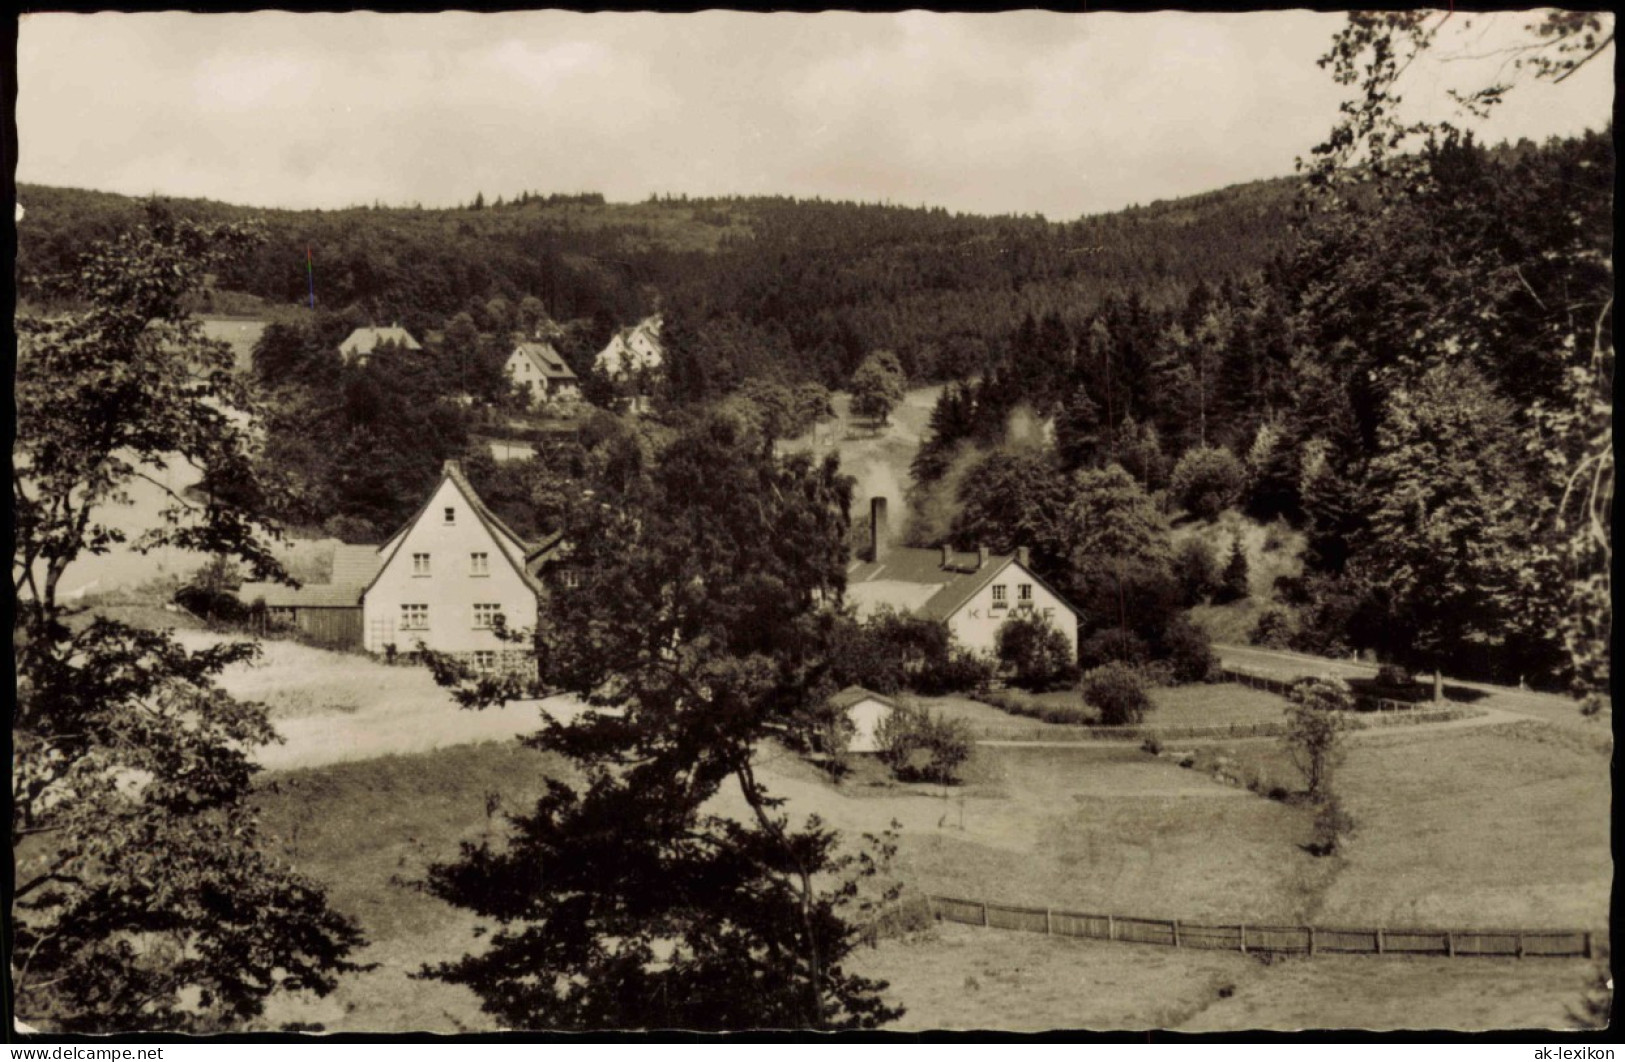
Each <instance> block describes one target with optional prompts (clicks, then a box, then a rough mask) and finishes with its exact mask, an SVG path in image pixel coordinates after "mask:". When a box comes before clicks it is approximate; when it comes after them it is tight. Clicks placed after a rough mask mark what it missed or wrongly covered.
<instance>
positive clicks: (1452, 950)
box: [1444, 929, 1456, 959]
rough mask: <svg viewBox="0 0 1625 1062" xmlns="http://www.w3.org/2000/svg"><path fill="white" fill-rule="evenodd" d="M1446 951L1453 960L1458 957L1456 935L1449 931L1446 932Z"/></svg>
mask: <svg viewBox="0 0 1625 1062" xmlns="http://www.w3.org/2000/svg"><path fill="white" fill-rule="evenodd" d="M1444 950H1445V954H1447V955H1449V956H1450V957H1451V958H1452V959H1454V958H1455V957H1456V934H1454V933H1452V932H1451V931H1450V930H1448V929H1447V930H1445V931H1444Z"/></svg>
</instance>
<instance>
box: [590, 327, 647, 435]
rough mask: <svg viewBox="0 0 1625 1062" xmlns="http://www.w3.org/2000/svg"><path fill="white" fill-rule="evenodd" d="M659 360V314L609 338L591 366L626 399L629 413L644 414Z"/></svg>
mask: <svg viewBox="0 0 1625 1062" xmlns="http://www.w3.org/2000/svg"><path fill="white" fill-rule="evenodd" d="M661 359H662V353H661V347H660V315H659V314H655V315H653V316H651V317H645V318H644V319H643V320H642V321H639V322H638V323H637V324H636V325H634V326H633V327H631V328H623V329H621V330H620V331H619V332H617V333H615V335H614V336H612V337H610V341H609V342H608V343H607V344H605V345H604V349H603V350H600V351H599V352H598V356H597V357H596V358H595V359H593V367H594V368H595V369H597V370H598V371H599V372H601V373H603V374H604V375H605V376H607V377H608V378H609V379H610V381H611V382H612V383H614V384H615V386H616V389H617V390H618V391H620V392H622V393H624V394H626V395H627V396H628V398H629V400H630V403H631V409H632V412H634V413H646V412H648V409H649V395H650V393H651V392H652V390H653V384H654V376H655V374H656V373H658V372H659V371H660V365H661Z"/></svg>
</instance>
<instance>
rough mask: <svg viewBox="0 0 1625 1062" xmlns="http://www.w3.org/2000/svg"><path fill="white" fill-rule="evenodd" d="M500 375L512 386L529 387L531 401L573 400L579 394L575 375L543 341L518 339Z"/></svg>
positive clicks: (562, 358)
mask: <svg viewBox="0 0 1625 1062" xmlns="http://www.w3.org/2000/svg"><path fill="white" fill-rule="evenodd" d="M503 372H505V373H507V375H508V379H510V380H512V381H513V382H514V383H515V384H519V385H521V386H526V385H528V386H529V387H530V391H531V396H532V397H533V398H534V399H539V400H542V401H546V400H548V399H553V398H574V397H576V396H577V395H579V394H580V393H581V384H580V381H579V380H578V379H577V378H576V374H575V373H574V372H572V371H571V369H570V366H569V365H567V364H565V361H564V356H563V355H561V354H560V353H559V352H558V348H556V347H554V346H553V344H552V343H550V342H548V341H547V340H545V339H525V340H521V341H520V342H519V343H518V344H517V345H516V346H515V347H514V348H513V353H512V354H509V355H508V360H507V362H506V364H504V365H503Z"/></svg>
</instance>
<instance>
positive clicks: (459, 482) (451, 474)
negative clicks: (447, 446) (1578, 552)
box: [362, 461, 542, 596]
mask: <svg viewBox="0 0 1625 1062" xmlns="http://www.w3.org/2000/svg"><path fill="white" fill-rule="evenodd" d="M447 480H450V481H451V483H452V485H453V486H454V487H456V488H457V492H458V493H459V494H461V495H462V496H463V500H464V501H465V502H467V503H468V507H469V509H470V510H471V511H472V512H473V513H474V516H475V518H476V519H478V520H479V522H480V524H481V525H482V526H484V528H485V529H486V531H488V532H490V534H491V537H492V538H495V539H496V540H497V544H498V545H499V546H501V547H502V548H501V549H500V550H499V551H498V552H500V553H501V554H502V556H503V557H505V558H506V559H507V561H508V563H509V564H510V565H512V566H513V570H514V571H515V572H518V573H519V578H520V579H521V580H522V581H523V582H524V584H525V585H526V586H527V587H529V588H530V589H531V590H532V591H535V592H537V593H540V592H541V589H542V584H541V583H540V582H538V581H537V580H536V577H535V576H534V575H532V574H531V573H530V572H529V571H527V570H526V565H525V563H524V560H525V556H526V554H527V553H528V552H530V549H531V547H530V546H529V545H528V544H527V543H526V542H525V540H524V539H522V538H520V537H519V535H518V533H517V532H515V531H514V529H513V528H511V527H509V526H508V525H507V524H505V523H503V522H502V518H501V517H499V516H497V514H496V513H494V512H492V511H491V510H490V509H488V508H486V505H485V502H483V501H481V500H480V496H479V494H477V493H476V492H475V490H474V485H473V484H471V483H469V481H468V477H466V476H464V475H463V468H462V465H460V464H458V463H457V462H456V461H447V462H446V463H445V465H444V467H443V468H442V469H441V473H440V482H439V483H436V484H435V485H434V488H433V489H432V490H430V491H429V493H428V496H427V497H425V498H424V499H423V504H422V505H420V506H418V511H417V512H415V513H413V514H412V518H411V519H410V520H408V521H406V523H405V524H404V525H402V527H401V529H400V530H399V531H397V532H395V534H394V535H392V536H390V540H389V541H390V542H391V543H393V544H394V545H393V548H391V549H390V551H389V555H388V556H387V557H385V558H384V559H383V561H382V563H380V564H379V565H378V570H377V571H376V572H374V573H373V575H372V578H371V579H369V580H368V581H367V585H366V586H365V587H363V588H362V596H365V595H366V592H367V591H368V590H371V589H372V587H373V584H374V583H376V582H377V581H378V577H379V576H380V575H382V574H383V573H384V570H385V569H386V568H388V567H389V565H390V563H391V562H392V561H394V559H395V556H396V554H398V553H400V551H401V546H403V545H404V544H405V543H406V538H407V532H408V531H410V530H411V529H412V527H413V525H414V524H416V523H417V522H418V521H419V520H421V519H423V514H424V513H425V512H427V511H428V509H429V505H430V504H431V503H432V502H433V501H434V496H435V495H436V494H438V493H439V492H440V487H441V484H443V483H445V482H446V481H447Z"/></svg>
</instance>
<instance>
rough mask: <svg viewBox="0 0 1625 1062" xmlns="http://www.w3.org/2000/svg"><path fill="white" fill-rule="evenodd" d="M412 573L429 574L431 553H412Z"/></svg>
mask: <svg viewBox="0 0 1625 1062" xmlns="http://www.w3.org/2000/svg"><path fill="white" fill-rule="evenodd" d="M412 574H413V575H428V574H429V555H428V554H427V553H414V554H412Z"/></svg>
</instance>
